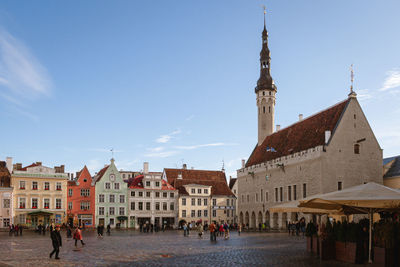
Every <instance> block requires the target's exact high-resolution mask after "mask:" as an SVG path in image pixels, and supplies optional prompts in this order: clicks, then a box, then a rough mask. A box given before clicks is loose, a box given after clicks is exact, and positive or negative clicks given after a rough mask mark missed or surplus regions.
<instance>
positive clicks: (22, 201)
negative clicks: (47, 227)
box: [18, 197, 62, 209]
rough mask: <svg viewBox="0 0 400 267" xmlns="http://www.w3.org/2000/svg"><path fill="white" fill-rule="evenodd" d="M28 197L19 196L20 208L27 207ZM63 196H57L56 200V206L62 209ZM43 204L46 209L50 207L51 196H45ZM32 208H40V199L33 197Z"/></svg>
mask: <svg viewBox="0 0 400 267" xmlns="http://www.w3.org/2000/svg"><path fill="white" fill-rule="evenodd" d="M26 202H27V201H26V198H24V197H20V198H18V204H19V206H18V208H20V209H25V208H26V207H27V203H26ZM61 203H62V202H61V198H56V200H55V204H56V205H55V208H56V209H61ZM42 206H43V208H44V209H50V198H44V199H43V203H42ZM30 207H31V208H32V209H38V208H39V199H38V198H31V206H30Z"/></svg>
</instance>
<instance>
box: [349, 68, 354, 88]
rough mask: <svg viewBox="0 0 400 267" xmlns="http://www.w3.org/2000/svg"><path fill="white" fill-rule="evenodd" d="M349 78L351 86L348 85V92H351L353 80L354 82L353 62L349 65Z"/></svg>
mask: <svg viewBox="0 0 400 267" xmlns="http://www.w3.org/2000/svg"><path fill="white" fill-rule="evenodd" d="M350 78H351V86H350V93H353V92H354V91H353V82H354V70H353V64H351V66H350Z"/></svg>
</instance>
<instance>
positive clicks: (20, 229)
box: [18, 225, 23, 236]
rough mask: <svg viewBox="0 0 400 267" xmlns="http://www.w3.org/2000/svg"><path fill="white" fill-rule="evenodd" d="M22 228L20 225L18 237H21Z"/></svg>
mask: <svg viewBox="0 0 400 267" xmlns="http://www.w3.org/2000/svg"><path fill="white" fill-rule="evenodd" d="M22 228H23V227H22V225H20V226H19V228H18V229H19V235H21V236H22Z"/></svg>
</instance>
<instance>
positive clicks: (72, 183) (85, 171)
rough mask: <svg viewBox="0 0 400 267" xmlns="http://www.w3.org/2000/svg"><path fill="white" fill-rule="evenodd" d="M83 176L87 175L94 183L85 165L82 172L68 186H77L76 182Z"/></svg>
mask: <svg viewBox="0 0 400 267" xmlns="http://www.w3.org/2000/svg"><path fill="white" fill-rule="evenodd" d="M82 174H86V176H87V178H90V181H92V176H91V175H90V172H89V170H88V168H87V167H86V165H85V166H84V167H83V168H82V170H80V171H79V172H77V173H76V176H75V179H73V180H70V181H68V185H76V182H78V180H79V178H80V177H81V175H82Z"/></svg>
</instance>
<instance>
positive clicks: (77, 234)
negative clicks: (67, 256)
mask: <svg viewBox="0 0 400 267" xmlns="http://www.w3.org/2000/svg"><path fill="white" fill-rule="evenodd" d="M74 239H75V247H77V243H78V240H80V241H81V244H82V247H83V246H84V245H85V243H84V242H83V240H82V231H81V228H80V227H76V229H75V232H74Z"/></svg>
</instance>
